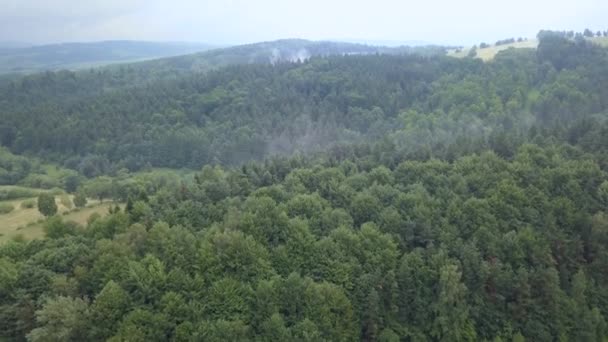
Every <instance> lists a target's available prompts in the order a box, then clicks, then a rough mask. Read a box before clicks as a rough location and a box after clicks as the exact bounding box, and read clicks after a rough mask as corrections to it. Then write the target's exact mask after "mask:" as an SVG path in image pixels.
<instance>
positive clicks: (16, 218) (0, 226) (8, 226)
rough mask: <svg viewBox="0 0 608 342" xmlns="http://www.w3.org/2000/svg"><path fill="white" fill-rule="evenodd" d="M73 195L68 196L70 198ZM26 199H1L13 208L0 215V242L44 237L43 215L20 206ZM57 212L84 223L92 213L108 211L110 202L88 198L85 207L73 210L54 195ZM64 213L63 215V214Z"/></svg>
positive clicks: (65, 218)
mask: <svg viewBox="0 0 608 342" xmlns="http://www.w3.org/2000/svg"><path fill="white" fill-rule="evenodd" d="M72 199H73V196H70V200H72ZM26 200H28V199H20V200H10V201H2V202H0V204H10V205H12V206H13V207H14V208H15V209H14V210H13V211H12V212H10V213H8V214H1V215H0V243H2V242H4V241H8V240H10V239H12V238H14V237H16V236H19V235H21V236H22V237H23V238H25V239H26V240H32V239H39V238H43V237H44V232H43V230H42V225H43V221H44V217H43V216H42V214H40V213H39V212H38V209H37V207H34V208H29V209H28V208H22V207H21V203H22V202H24V201H26ZM55 202H56V203H57V208H58V212H59V214H61V215H62V217H63V220H64V221H74V222H76V223H79V224H86V223H87V219H88V218H89V216H91V215H92V214H94V213H97V214H100V215H105V214H107V213H108V208H109V206H110V205H115V204H113V203H112V202H104V203H103V204H100V203H99V202H98V201H95V200H90V199H89V204H88V206H87V207H86V208H83V209H80V210H74V209H70V208H68V207H66V206H65V205H63V204H62V203H61V200H60V196H56V197H55ZM64 213H65V215H64Z"/></svg>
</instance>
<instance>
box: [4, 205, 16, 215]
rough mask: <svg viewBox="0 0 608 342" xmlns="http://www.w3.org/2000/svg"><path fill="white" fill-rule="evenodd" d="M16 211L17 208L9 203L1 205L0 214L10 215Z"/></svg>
mask: <svg viewBox="0 0 608 342" xmlns="http://www.w3.org/2000/svg"><path fill="white" fill-rule="evenodd" d="M14 209H15V207H13V206H12V205H11V204H8V203H1V204H0V214H8V213H10V212H11V211H13V210H14Z"/></svg>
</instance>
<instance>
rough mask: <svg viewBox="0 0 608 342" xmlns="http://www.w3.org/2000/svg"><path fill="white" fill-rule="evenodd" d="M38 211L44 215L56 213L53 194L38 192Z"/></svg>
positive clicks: (48, 215)
mask: <svg viewBox="0 0 608 342" xmlns="http://www.w3.org/2000/svg"><path fill="white" fill-rule="evenodd" d="M38 211H40V213H41V214H42V215H44V216H46V217H50V216H53V215H55V214H56V213H57V204H55V196H53V195H51V194H40V196H38Z"/></svg>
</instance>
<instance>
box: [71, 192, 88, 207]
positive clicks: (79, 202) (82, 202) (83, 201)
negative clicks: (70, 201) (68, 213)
mask: <svg viewBox="0 0 608 342" xmlns="http://www.w3.org/2000/svg"><path fill="white" fill-rule="evenodd" d="M74 205H75V206H76V208H84V207H86V205H87V197H86V196H85V195H84V194H83V193H82V192H77V193H76V195H74Z"/></svg>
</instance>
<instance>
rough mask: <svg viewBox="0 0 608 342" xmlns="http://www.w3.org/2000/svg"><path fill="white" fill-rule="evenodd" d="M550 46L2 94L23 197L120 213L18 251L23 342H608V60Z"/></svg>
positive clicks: (126, 78)
mask: <svg viewBox="0 0 608 342" xmlns="http://www.w3.org/2000/svg"><path fill="white" fill-rule="evenodd" d="M538 39H539V46H538V48H537V49H508V50H505V51H501V52H500V53H499V54H498V55H497V56H496V58H495V59H494V60H492V61H489V62H483V61H481V60H479V59H475V58H472V57H466V58H462V59H458V58H454V57H449V56H445V53H441V52H440V51H439V50H437V51H435V50H434V49H433V52H432V53H430V52H429V51H428V50H422V51H402V52H400V53H397V52H395V51H391V52H382V51H378V52H375V53H369V54H368V53H365V54H346V53H331V54H322V53H319V54H311V55H310V56H308V57H307V58H303V59H298V60H281V61H278V62H276V63H273V62H272V61H271V60H268V59H266V58H262V59H261V60H260V61H257V62H246V63H241V62H236V63H232V64H230V63H227V64H226V65H222V66H217V67H213V68H208V69H205V70H199V71H192V70H190V71H189V72H186V71H185V69H179V68H176V67H174V66H172V65H173V64H172V63H173V62H167V61H164V62H162V60H161V61H159V62H155V63H156V64H155V65H157V68H155V70H156V71H155V72H148V71H146V70H147V69H146V68H148V66H145V65H143V64H142V65H138V64H133V65H126V66H119V67H110V68H103V69H91V70H87V71H78V72H71V71H60V72H46V73H41V74H34V75H28V76H23V77H19V78H11V79H10V80H7V81H5V82H0V138H1V139H0V144H1V145H2V146H4V147H3V148H2V149H0V184H21V185H24V186H37V187H43V188H51V187H60V188H64V189H65V190H66V191H67V192H70V193H74V194H82V193H84V194H86V195H87V196H89V197H98V198H99V200H114V202H112V203H116V206H113V207H112V208H111V209H110V210H109V213H108V214H107V215H105V216H101V215H92V216H91V217H90V218H89V219H88V222H87V223H86V224H77V223H75V222H71V221H69V220H65V219H63V217H62V216H61V215H56V216H53V215H48V216H49V218H48V219H46V220H45V222H44V232H45V238H44V239H34V240H27V239H24V238H15V239H12V240H10V241H7V242H5V243H2V244H0V341H4V340H6V341H36V342H37V341H356V340H361V341H495V342H498V341H514V342H515V341H517V342H521V341H606V340H607V339H608V321H607V319H608V272H607V270H608V248H607V247H608V120H607V119H608V49H606V48H602V47H600V46H597V45H595V44H592V43H590V42H589V41H587V40H586V39H585V38H584V37H582V36H576V37H569V36H568V35H566V34H563V33H561V32H551V31H542V32H541V33H539V35H538ZM248 48H249V49H250V48H251V47H248ZM199 57H200V56H199ZM191 58H194V57H191ZM196 58H198V57H196ZM146 63H151V62H146ZM187 68H190V66H188V67H187ZM48 164H52V165H55V169H53V172H50V171H49V168H48V166H47V165H48ZM159 168H170V169H184V168H186V169H194V170H196V171H195V172H193V173H188V174H186V175H184V174H180V173H178V172H177V171H175V173H173V172H172V171H166V169H163V170H165V171H160V169H159ZM146 170H147V171H148V172H150V173H149V174H147V175H146V176H142V175H141V174H140V172H142V171H146ZM32 175H35V176H32ZM51 175H52V176H51ZM138 175H139V176H138ZM36 181H38V182H39V183H36ZM42 181H44V182H46V183H45V184H47V185H44V186H42V185H41V184H42ZM123 204H124V205H123Z"/></svg>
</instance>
